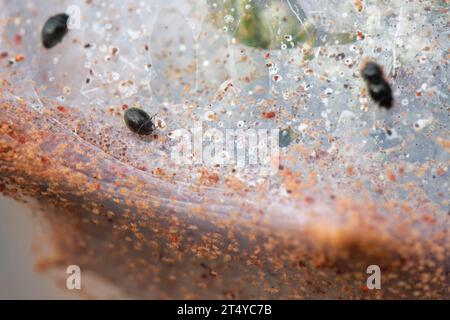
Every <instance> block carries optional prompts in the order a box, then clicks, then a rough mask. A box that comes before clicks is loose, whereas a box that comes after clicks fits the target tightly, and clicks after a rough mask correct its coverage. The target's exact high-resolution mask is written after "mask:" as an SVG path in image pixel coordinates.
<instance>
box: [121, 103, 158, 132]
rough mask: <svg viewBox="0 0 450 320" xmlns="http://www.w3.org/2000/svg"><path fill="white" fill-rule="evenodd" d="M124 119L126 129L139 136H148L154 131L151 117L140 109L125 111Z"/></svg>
mask: <svg viewBox="0 0 450 320" xmlns="http://www.w3.org/2000/svg"><path fill="white" fill-rule="evenodd" d="M124 119H125V124H126V125H127V127H128V129H130V130H131V131H132V132H134V133H137V134H139V135H145V136H148V135H150V134H151V133H152V132H153V131H154V130H155V124H154V123H153V121H152V117H150V116H149V115H148V113H147V112H145V111H144V110H142V109H138V108H130V109H128V110H127V111H125V115H124Z"/></svg>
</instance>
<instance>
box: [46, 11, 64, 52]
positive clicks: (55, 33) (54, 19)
mask: <svg viewBox="0 0 450 320" xmlns="http://www.w3.org/2000/svg"><path fill="white" fill-rule="evenodd" d="M68 20H69V16H68V15H67V14H65V13H60V14H57V15H54V16H51V17H50V18H48V19H47V21H46V22H45V24H44V27H43V28H42V33H41V38H42V44H43V46H44V47H45V48H47V49H50V48H53V47H54V46H56V45H57V44H58V43H59V42H61V41H62V39H63V38H64V36H65V35H66V34H67V32H68V31H69V29H68V28H67V21H68Z"/></svg>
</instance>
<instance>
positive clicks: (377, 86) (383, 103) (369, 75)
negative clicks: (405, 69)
mask: <svg viewBox="0 0 450 320" xmlns="http://www.w3.org/2000/svg"><path fill="white" fill-rule="evenodd" d="M361 76H362V77H363V79H364V81H366V83H367V88H368V89H369V94H370V97H371V98H372V99H373V100H374V101H375V102H376V103H377V104H378V105H379V106H380V107H383V108H386V109H390V108H391V107H392V105H393V102H394V98H393V96H392V90H391V86H390V85H389V83H388V82H387V81H386V80H385V79H384V76H383V70H382V69H381V67H380V66H379V65H378V64H376V63H375V62H371V61H369V62H366V63H364V64H363V66H362V68H361Z"/></svg>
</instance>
